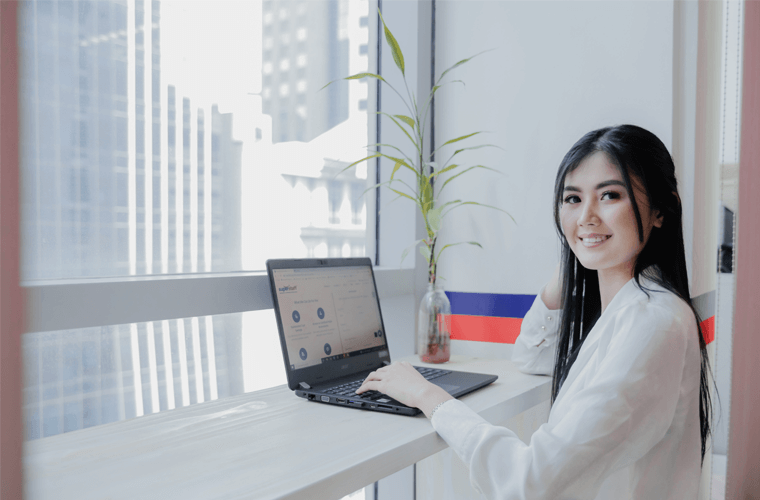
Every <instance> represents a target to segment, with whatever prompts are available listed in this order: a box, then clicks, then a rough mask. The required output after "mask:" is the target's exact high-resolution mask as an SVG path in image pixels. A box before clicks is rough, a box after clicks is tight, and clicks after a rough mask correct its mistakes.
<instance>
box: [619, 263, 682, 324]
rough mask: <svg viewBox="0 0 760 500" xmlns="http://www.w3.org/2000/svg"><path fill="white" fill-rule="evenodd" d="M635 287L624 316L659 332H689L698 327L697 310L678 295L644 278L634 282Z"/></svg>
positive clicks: (624, 310) (623, 312) (623, 310)
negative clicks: (695, 313)
mask: <svg viewBox="0 0 760 500" xmlns="http://www.w3.org/2000/svg"><path fill="white" fill-rule="evenodd" d="M632 284H633V285H634V291H633V293H632V300H631V301H629V302H628V304H626V306H624V307H623V308H621V310H620V314H621V315H622V316H629V317H631V318H634V319H635V321H636V322H637V323H639V324H641V325H642V326H644V325H645V324H646V325H647V326H648V327H650V328H652V327H655V328H656V329H657V330H674V329H675V330H681V331H689V330H691V328H692V326H696V318H695V316H694V311H693V310H692V309H691V307H690V306H689V304H688V303H687V302H686V301H685V300H684V299H682V298H681V297H679V296H678V295H677V294H676V293H674V292H672V291H671V290H668V289H667V288H665V287H664V286H662V285H661V284H659V283H657V282H656V281H653V280H651V279H648V278H646V277H643V276H641V277H640V278H639V281H638V283H636V281H635V280H633V283H632Z"/></svg>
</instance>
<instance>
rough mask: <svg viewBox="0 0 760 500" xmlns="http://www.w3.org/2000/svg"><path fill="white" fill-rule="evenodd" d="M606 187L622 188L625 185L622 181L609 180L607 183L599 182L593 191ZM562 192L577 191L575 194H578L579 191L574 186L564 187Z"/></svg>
mask: <svg viewBox="0 0 760 500" xmlns="http://www.w3.org/2000/svg"><path fill="white" fill-rule="evenodd" d="M607 186H623V187H625V183H624V182H623V181H619V180H616V179H612V180H609V181H604V182H600V183H599V184H597V185H596V188H595V189H602V188H606V187H607ZM564 191H577V192H579V193H580V192H581V189H580V188H577V187H575V186H565V189H564Z"/></svg>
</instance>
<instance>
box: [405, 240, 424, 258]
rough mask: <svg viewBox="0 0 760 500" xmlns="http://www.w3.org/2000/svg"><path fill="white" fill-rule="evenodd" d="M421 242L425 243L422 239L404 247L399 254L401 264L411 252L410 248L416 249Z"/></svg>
mask: <svg viewBox="0 0 760 500" xmlns="http://www.w3.org/2000/svg"><path fill="white" fill-rule="evenodd" d="M423 241H425V240H424V239H421V240H417V241H415V242H414V243H412V244H411V245H409V246H408V247H406V248H405V249H404V251H403V252H401V263H403V262H404V259H406V256H407V255H408V254H409V250H411V249H412V248H414V247H416V246H417V245H419V244H420V243H421V242H423Z"/></svg>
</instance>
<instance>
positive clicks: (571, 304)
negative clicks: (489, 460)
mask: <svg viewBox="0 0 760 500" xmlns="http://www.w3.org/2000/svg"><path fill="white" fill-rule="evenodd" d="M597 151H601V152H603V153H604V154H605V155H606V156H607V159H608V161H609V162H610V163H612V164H613V165H615V166H616V167H617V168H618V169H619V171H620V173H621V175H622V177H623V181H624V183H625V187H626V190H627V191H628V196H629V198H630V199H631V201H632V205H633V212H634V214H635V215H636V222H637V224H638V233H639V241H641V242H642V243H643V242H644V227H643V224H642V220H641V213H640V212H639V207H638V205H637V203H636V201H635V197H634V194H633V186H632V184H631V176H634V177H635V178H637V179H638V180H639V181H640V182H641V186H642V187H643V189H644V192H645V193H646V195H647V198H648V200H649V204H650V206H651V208H652V210H653V213H654V211H659V213H660V215H662V216H664V217H663V222H662V227H660V228H657V227H653V228H652V231H651V233H650V235H649V240H648V241H647V242H646V245H645V246H644V248H643V249H642V251H641V253H640V254H639V255H638V257H637V258H636V263H635V265H634V270H633V278H634V280H635V281H636V285H637V286H638V287H639V288H641V289H642V290H643V291H644V293H647V290H646V289H645V288H643V287H642V285H641V283H640V281H639V280H640V277H641V276H642V275H644V277H646V278H648V279H650V280H652V281H654V282H655V283H657V284H659V285H661V286H662V287H664V288H665V289H667V290H669V291H671V292H673V293H674V294H676V295H677V296H679V297H680V298H681V299H683V300H684V302H686V303H687V304H688V305H689V307H690V308H691V310H692V311H693V312H694V317H695V320H696V322H697V332H698V334H699V350H700V354H701V358H702V363H701V374H700V384H699V423H700V434H701V437H702V460H703V461H704V457H705V447H706V443H707V439H708V437H709V436H710V423H711V421H712V414H713V411H712V402H711V399H710V390H709V386H708V374H710V375H711V374H712V372H711V371H710V362H709V360H708V358H707V345H706V343H705V339H704V334H703V332H702V328H701V327H700V318H699V314H698V313H697V311H696V310H695V309H694V305H693V304H692V303H691V297H690V295H689V283H688V277H687V274H686V255H685V252H684V242H683V229H682V226H681V220H682V210H681V200H680V198H679V197H678V194H677V193H678V187H677V182H676V175H675V165H674V163H673V159H672V158H671V156H670V153H668V150H667V148H666V147H665V145H664V144H663V143H662V141H660V139H658V138H657V136H655V135H654V134H652V133H651V132H649V131H647V130H645V129H643V128H641V127H637V126H635V125H619V126H616V127H606V128H602V129H599V130H594V131H592V132H589V133H588V134H586V135H584V136H583V137H582V138H581V139H580V140H579V141H578V142H576V143H575V145H573V147H572V148H571V149H570V151H568V153H567V154H566V155H565V157H564V158H563V160H562V163H561V164H560V166H559V171H558V172H557V179H556V182H555V185H554V223H555V225H556V227H557V232H558V233H559V237H560V241H561V242H562V257H561V268H562V270H561V275H562V291H561V301H562V313H561V318H560V329H559V342H558V345H557V352H556V357H555V362H554V377H553V379H552V398H551V402H552V404H554V401H555V399H556V398H557V395H558V394H559V391H560V389H561V388H562V384H563V383H564V381H565V378H566V377H567V374H568V372H569V371H570V368H571V367H572V366H573V363H574V362H575V359H576V357H577V356H578V352H579V350H580V347H581V345H583V341H584V340H585V338H586V336H587V335H588V333H589V332H590V331H591V328H592V327H593V326H594V323H596V320H597V319H599V316H600V315H601V297H600V295H599V278H598V275H597V272H596V271H595V270H592V269H586V268H585V267H583V265H582V264H581V263H580V261H579V260H578V259H577V258H576V257H575V254H574V253H573V251H572V250H571V249H570V245H569V244H568V242H567V239H566V238H565V236H564V233H563V230H562V224H561V222H560V215H559V212H560V207H561V206H562V200H563V190H564V188H565V177H566V176H567V174H568V173H570V172H572V171H573V170H575V169H576V168H578V166H579V165H580V163H581V162H582V161H583V160H584V159H586V158H587V157H589V156H590V155H592V154H594V153H596V152H597ZM653 265H654V266H653ZM650 266H653V267H650ZM647 295H648V294H647ZM716 394H717V392H716Z"/></svg>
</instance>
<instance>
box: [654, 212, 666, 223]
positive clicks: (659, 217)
mask: <svg viewBox="0 0 760 500" xmlns="http://www.w3.org/2000/svg"><path fill="white" fill-rule="evenodd" d="M664 221H665V216H664V215H663V214H661V213H660V211H659V210H657V211H655V213H654V222H653V223H652V225H653V226H654V227H662V223H663V222H664Z"/></svg>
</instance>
